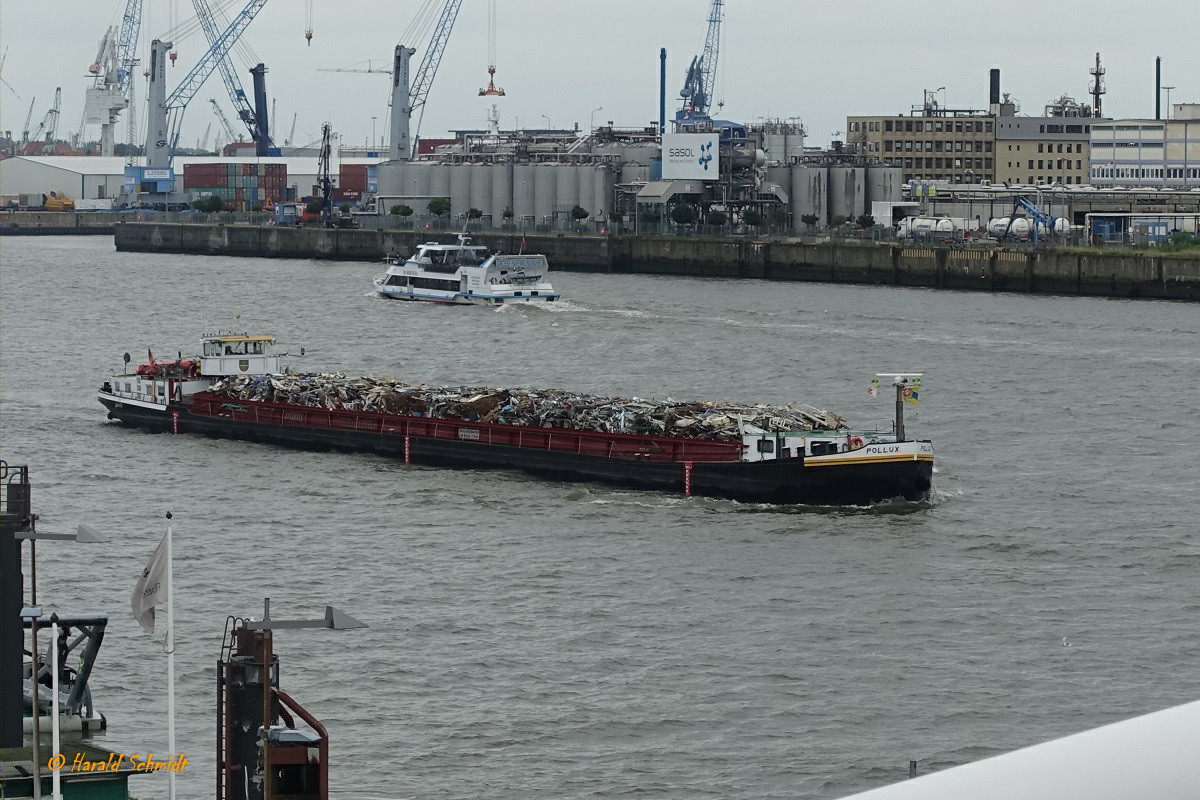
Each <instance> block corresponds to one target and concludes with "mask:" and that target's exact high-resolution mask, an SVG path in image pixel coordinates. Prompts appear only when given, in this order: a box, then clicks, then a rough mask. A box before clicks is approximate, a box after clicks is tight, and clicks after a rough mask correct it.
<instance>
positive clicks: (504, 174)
mask: <svg viewBox="0 0 1200 800" xmlns="http://www.w3.org/2000/svg"><path fill="white" fill-rule="evenodd" d="M486 169H487V171H488V172H489V173H491V182H492V224H494V225H502V224H504V223H505V222H508V221H511V220H505V219H504V209H506V208H512V207H513V185H512V165H511V164H493V165H492V166H490V167H487V168H486Z"/></svg>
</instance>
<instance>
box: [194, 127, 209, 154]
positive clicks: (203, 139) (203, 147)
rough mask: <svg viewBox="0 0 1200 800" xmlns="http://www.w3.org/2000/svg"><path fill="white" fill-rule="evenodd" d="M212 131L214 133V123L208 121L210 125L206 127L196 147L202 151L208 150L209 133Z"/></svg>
mask: <svg viewBox="0 0 1200 800" xmlns="http://www.w3.org/2000/svg"><path fill="white" fill-rule="evenodd" d="M210 133H212V123H211V122H210V123H208V127H206V128H205V129H204V136H203V137H201V139H200V141H198V142H196V149H197V150H199V151H200V152H201V153H207V152H208V135H209V134H210Z"/></svg>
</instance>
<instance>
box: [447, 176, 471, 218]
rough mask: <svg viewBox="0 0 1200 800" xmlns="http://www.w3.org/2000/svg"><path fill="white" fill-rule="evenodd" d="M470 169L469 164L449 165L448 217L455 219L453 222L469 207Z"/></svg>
mask: <svg viewBox="0 0 1200 800" xmlns="http://www.w3.org/2000/svg"><path fill="white" fill-rule="evenodd" d="M471 169H472V165H471V164H452V165H451V166H450V219H452V220H455V221H456V222H455V224H458V223H457V220H458V218H459V216H460V215H462V214H466V213H467V209H469V208H470V207H471Z"/></svg>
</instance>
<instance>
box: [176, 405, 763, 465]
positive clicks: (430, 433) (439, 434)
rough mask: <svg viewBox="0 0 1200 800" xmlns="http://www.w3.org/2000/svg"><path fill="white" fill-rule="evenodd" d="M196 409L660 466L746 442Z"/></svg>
mask: <svg viewBox="0 0 1200 800" xmlns="http://www.w3.org/2000/svg"><path fill="white" fill-rule="evenodd" d="M190 409H191V412H192V413H193V414H196V415H200V416H205V417H226V418H228V419H231V420H233V421H236V422H256V423H260V424H267V425H278V426H288V427H304V428H321V429H326V430H342V431H354V432H356V433H372V434H378V435H381V436H397V437H412V438H418V439H442V440H451V441H461V442H472V443H479V444H489V445H498V446H504V447H520V448H527V449H533V450H549V451H554V452H569V453H577V454H580V455H592V456H601V457H604V458H623V459H629V460H639V461H656V462H683V461H697V462H733V461H740V460H741V458H742V443H741V442H740V441H737V442H727V441H713V440H709V439H681V438H676V437H672V436H643V435H638V434H630V433H605V432H602V431H581V430H573V429H567V428H535V427H531V426H527V425H505V424H498V423H489V422H471V421H468V420H457V419H443V418H440V417H411V416H402V415H398V414H383V413H379V412H373V411H346V410H342V409H335V410H330V409H324V408H310V407H307V406H295V405H290V404H284V403H266V402H261V401H258V400H237V399H234V398H229V397H223V396H221V395H216V394H212V393H210V392H200V393H197V394H195V395H193V396H192V399H191V406H190Z"/></svg>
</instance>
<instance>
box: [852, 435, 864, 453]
mask: <svg viewBox="0 0 1200 800" xmlns="http://www.w3.org/2000/svg"><path fill="white" fill-rule="evenodd" d="M865 444H866V442H864V441H863V439H862V437H861V436H851V437H850V449H851V450H860V449H862V447H863V445H865Z"/></svg>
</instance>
